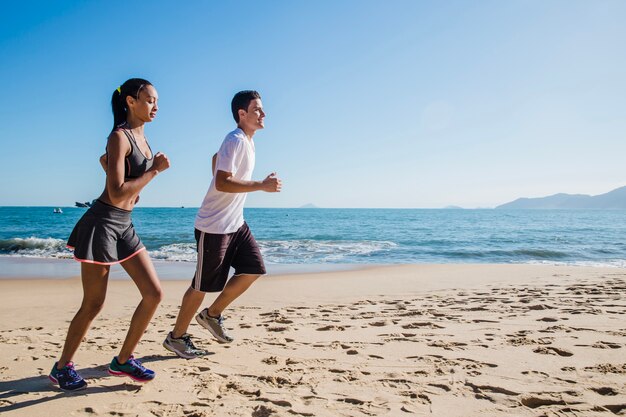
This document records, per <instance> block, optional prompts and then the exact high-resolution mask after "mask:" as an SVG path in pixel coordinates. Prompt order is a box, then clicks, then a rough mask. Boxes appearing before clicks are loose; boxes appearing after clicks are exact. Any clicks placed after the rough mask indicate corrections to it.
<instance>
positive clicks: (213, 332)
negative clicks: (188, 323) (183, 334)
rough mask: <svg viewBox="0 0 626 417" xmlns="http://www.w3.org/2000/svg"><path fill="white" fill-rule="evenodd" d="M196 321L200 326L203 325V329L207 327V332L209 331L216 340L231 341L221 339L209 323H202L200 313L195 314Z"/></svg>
mask: <svg viewBox="0 0 626 417" xmlns="http://www.w3.org/2000/svg"><path fill="white" fill-rule="evenodd" d="M196 321H197V322H198V324H199V325H200V326H202V327H204V328H205V329H207V330H208V331H209V333H211V335H212V336H213V337H214V338H215V340H217V341H218V342H220V343H231V342H232V341H233V340H234V339H233V340H226V339H222V338H221V337H220V336H219V335H218V334H217V333H215V330H213V328H212V327H211V326H209V325H206V324H204V322H203V321H202V318H201V316H200V314H198V315H196Z"/></svg>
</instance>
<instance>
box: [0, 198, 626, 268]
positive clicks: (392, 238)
mask: <svg viewBox="0 0 626 417" xmlns="http://www.w3.org/2000/svg"><path fill="white" fill-rule="evenodd" d="M85 210H86V209H82V208H73V207H68V208H63V213H62V214H55V213H53V207H0V219H1V220H0V258H1V257H36V258H62V259H63V258H65V259H71V257H72V254H71V252H70V251H69V250H68V249H66V248H65V242H66V239H67V237H68V236H69V234H70V232H71V230H72V228H73V227H74V224H75V223H76V221H77V220H78V219H79V218H80V216H82V214H83V213H84V212H85ZM195 214H196V209H195V208H141V207H139V208H136V209H135V211H134V212H133V223H134V225H135V228H136V230H137V233H138V234H139V236H140V237H141V239H142V241H143V242H144V244H145V245H146V247H147V248H148V251H149V253H150V255H151V257H152V258H153V259H156V260H162V261H178V262H190V263H193V262H195V260H196V254H195V240H194V236H193V222H194V217H195ZM245 218H246V221H247V222H248V224H249V225H250V228H251V229H252V232H253V233H254V235H255V237H256V239H257V241H258V243H259V245H260V247H261V250H262V252H263V255H264V258H265V261H266V263H268V264H270V265H272V264H405V263H547V264H569V265H594V266H617V267H624V266H626V211H621V210H616V211H587V210H488V209H487V210H450V209H447V210H446V209H441V210H434V209H263V208H250V209H246V210H245Z"/></svg>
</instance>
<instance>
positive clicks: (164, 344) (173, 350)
mask: <svg viewBox="0 0 626 417" xmlns="http://www.w3.org/2000/svg"><path fill="white" fill-rule="evenodd" d="M163 347H164V348H165V349H167V350H169V351H170V352H172V353H175V354H176V355H177V356H178V357H180V358H183V359H194V358H198V357H199V356H198V355H188V356H187V355H185V354H184V353H180V352H179V351H177V350H176V349H174V348H173V347H171V346H170V345H168V344H167V342H163ZM202 356H204V355H202Z"/></svg>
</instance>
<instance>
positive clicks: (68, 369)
mask: <svg viewBox="0 0 626 417" xmlns="http://www.w3.org/2000/svg"><path fill="white" fill-rule="evenodd" d="M57 364H58V362H55V363H54V366H53V367H52V370H51V371H50V375H48V378H50V381H52V382H54V383H55V384H59V388H61V389H62V390H63V391H78V390H81V389H85V388H87V382H86V381H85V380H84V379H83V378H82V377H81V376H80V375H78V372H76V369H74V363H73V362H68V363H66V364H65V366H64V367H63V368H62V369H57Z"/></svg>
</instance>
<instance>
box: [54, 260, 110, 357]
mask: <svg viewBox="0 0 626 417" xmlns="http://www.w3.org/2000/svg"><path fill="white" fill-rule="evenodd" d="M80 266H81V279H82V282H83V302H82V304H81V306H80V309H79V310H78V312H77V313H76V315H75V316H74V318H73V319H72V322H71V323H70V327H69V329H68V331H67V337H66V338H65V345H64V346H63V353H61V357H60V358H59V362H58V364H57V369H61V368H63V367H64V366H65V364H66V363H68V362H71V361H72V358H73V357H74V354H75V353H76V351H77V350H78V346H80V342H81V341H82V340H83V338H84V337H85V335H86V334H87V330H89V326H90V325H91V322H92V321H93V319H94V318H96V316H97V315H98V313H99V312H100V310H102V305H103V304H104V299H105V298H106V292H107V283H108V281H109V270H110V267H109V266H108V265H96V264H90V263H86V262H82V263H81V264H80Z"/></svg>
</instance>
